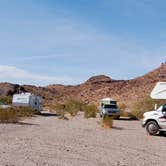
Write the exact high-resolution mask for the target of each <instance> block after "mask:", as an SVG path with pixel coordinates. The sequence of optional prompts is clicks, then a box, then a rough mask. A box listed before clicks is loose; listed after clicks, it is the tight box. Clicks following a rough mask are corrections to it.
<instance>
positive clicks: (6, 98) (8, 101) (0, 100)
mask: <svg viewBox="0 0 166 166" xmlns="http://www.w3.org/2000/svg"><path fill="white" fill-rule="evenodd" d="M11 103H12V97H10V96H0V104H7V105H8V104H11Z"/></svg>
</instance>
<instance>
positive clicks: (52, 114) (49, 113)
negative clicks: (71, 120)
mask: <svg viewBox="0 0 166 166" xmlns="http://www.w3.org/2000/svg"><path fill="white" fill-rule="evenodd" d="M39 115H40V116H45V117H50V116H59V115H58V114H55V113H51V112H41V113H40V114H39Z"/></svg>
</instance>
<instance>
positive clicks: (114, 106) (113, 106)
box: [104, 104, 117, 109]
mask: <svg viewBox="0 0 166 166" xmlns="http://www.w3.org/2000/svg"><path fill="white" fill-rule="evenodd" d="M104 108H115V109H116V108H117V105H110V104H107V105H104Z"/></svg>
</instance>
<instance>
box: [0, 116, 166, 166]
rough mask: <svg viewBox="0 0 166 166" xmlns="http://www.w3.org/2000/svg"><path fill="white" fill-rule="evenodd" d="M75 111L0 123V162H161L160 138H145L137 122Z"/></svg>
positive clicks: (120, 165) (49, 165)
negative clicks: (108, 120) (107, 124)
mask: <svg viewBox="0 0 166 166" xmlns="http://www.w3.org/2000/svg"><path fill="white" fill-rule="evenodd" d="M99 121H100V119H99V118H95V119H84V118H83V116H82V115H81V114H79V115H78V116H76V117H74V118H72V119H70V120H69V121H65V120H59V119H58V118H57V117H56V116H37V117H34V118H31V119H26V120H25V121H23V123H22V124H0V166H36V165H39V166H54V165H58V166H107V165H108V166H140V165H141V166H142V165H146V166H162V165H163V166H164V165H165V145H166V143H165V142H166V138H165V137H164V136H148V135H147V134H146V132H145V130H144V129H143V128H142V127H141V125H140V122H139V121H127V120H117V121H115V122H114V128H113V129H104V128H102V127H101V125H100V124H99Z"/></svg>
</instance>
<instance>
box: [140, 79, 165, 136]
mask: <svg viewBox="0 0 166 166" xmlns="http://www.w3.org/2000/svg"><path fill="white" fill-rule="evenodd" d="M151 98H153V99H166V82H158V83H157V85H156V86H155V87H154V89H153V90H152V92H151ZM142 126H143V127H145V128H146V130H147V132H148V133H149V134H150V135H156V134H158V133H159V132H162V131H166V104H163V105H161V106H160V107H159V108H158V109H156V107H155V109H154V110H153V111H149V112H145V113H144V114H143V120H142Z"/></svg>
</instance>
